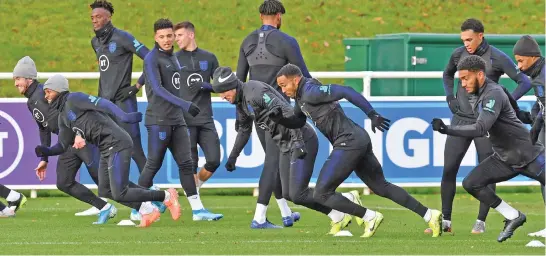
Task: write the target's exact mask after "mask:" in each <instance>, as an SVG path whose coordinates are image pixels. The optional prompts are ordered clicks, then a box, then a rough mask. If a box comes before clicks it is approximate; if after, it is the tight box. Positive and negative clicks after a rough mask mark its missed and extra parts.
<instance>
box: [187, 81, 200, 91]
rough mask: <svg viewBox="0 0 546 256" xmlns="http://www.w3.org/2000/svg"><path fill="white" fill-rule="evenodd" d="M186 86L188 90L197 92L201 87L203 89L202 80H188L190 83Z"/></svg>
mask: <svg viewBox="0 0 546 256" xmlns="http://www.w3.org/2000/svg"><path fill="white" fill-rule="evenodd" d="M188 87H189V89H190V92H192V93H198V92H199V91H200V90H201V89H203V82H201V81H190V84H188Z"/></svg>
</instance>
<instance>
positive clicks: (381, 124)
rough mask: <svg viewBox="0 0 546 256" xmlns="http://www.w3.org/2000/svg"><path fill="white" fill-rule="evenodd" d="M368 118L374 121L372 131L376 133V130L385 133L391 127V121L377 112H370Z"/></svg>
mask: <svg viewBox="0 0 546 256" xmlns="http://www.w3.org/2000/svg"><path fill="white" fill-rule="evenodd" d="M368 117H369V118H370V120H371V121H372V131H373V133H375V128H377V129H378V130H380V131H382V132H385V131H386V130H388V129H389V127H390V122H391V120H389V119H387V118H384V117H382V116H381V115H380V114H378V113H377V112H376V111H375V110H372V111H370V113H368Z"/></svg>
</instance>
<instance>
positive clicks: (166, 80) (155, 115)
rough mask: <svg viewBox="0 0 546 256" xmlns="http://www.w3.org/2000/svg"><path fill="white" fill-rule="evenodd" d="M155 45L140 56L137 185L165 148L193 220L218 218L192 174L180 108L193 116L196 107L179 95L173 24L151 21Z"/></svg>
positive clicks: (147, 180)
mask: <svg viewBox="0 0 546 256" xmlns="http://www.w3.org/2000/svg"><path fill="white" fill-rule="evenodd" d="M154 33H155V36H154V39H155V47H154V48H153V49H152V51H150V53H149V54H148V55H147V56H146V58H145V59H144V74H145V76H146V85H147V86H146V95H147V96H148V106H147V107H146V120H145V125H146V128H147V129H148V161H146V166H145V168H144V170H143V171H142V173H141V174H140V177H139V179H138V184H139V185H141V186H143V187H146V188H149V187H151V186H152V185H153V179H154V177H155V175H156V174H157V172H158V171H159V169H160V168H161V165H162V164H163V159H164V158H165V153H166V152H167V149H169V150H170V151H171V153H172V155H173V157H174V161H175V162H176V164H177V165H178V173H179V175H180V184H181V185H182V188H183V189H184V192H185V193H186V196H187V198H188V201H189V202H190V206H191V208H192V213H193V220H194V221H199V220H219V219H221V218H222V217H223V215H222V214H214V213H211V212H209V211H208V210H207V209H205V207H204V206H203V203H202V202H201V199H200V197H199V194H198V193H197V188H196V186H195V179H194V176H193V169H192V167H193V163H192V160H191V152H190V137H189V133H188V128H187V126H186V121H185V120H184V113H183V112H184V111H185V112H188V113H189V114H190V115H192V116H197V115H198V114H199V112H200V109H199V107H197V106H196V105H195V104H194V103H192V102H188V101H185V100H183V99H181V98H180V97H179V95H180V92H179V90H180V86H181V85H182V81H181V79H180V71H181V66H180V63H179V62H178V59H177V58H176V55H175V54H174V53H173V50H174V48H173V42H174V31H173V23H172V22H171V21H170V20H168V19H159V20H157V21H156V22H155V23H154Z"/></svg>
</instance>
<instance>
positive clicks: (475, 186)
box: [463, 152, 544, 208]
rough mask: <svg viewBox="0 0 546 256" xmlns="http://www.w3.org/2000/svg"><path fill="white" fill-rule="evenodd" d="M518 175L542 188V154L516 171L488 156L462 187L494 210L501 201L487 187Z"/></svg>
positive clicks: (469, 175) (470, 174)
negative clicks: (534, 181)
mask: <svg viewBox="0 0 546 256" xmlns="http://www.w3.org/2000/svg"><path fill="white" fill-rule="evenodd" d="M520 174H521V175H524V176H527V177H529V178H531V179H534V180H536V181H538V182H540V184H541V185H542V186H544V152H542V153H541V154H540V155H539V156H538V157H537V158H536V159H535V160H534V161H533V162H531V163H530V164H528V165H527V166H526V167H524V168H518V169H514V168H512V167H510V166H508V165H507V164H505V163H504V162H502V161H501V160H500V159H498V158H497V157H495V156H494V155H493V156H490V157H488V158H487V159H485V160H484V161H483V162H481V163H480V164H479V165H478V166H476V168H474V169H473V170H472V171H471V172H470V173H469V174H468V176H466V178H465V179H464V180H463V187H464V189H466V191H468V193H470V194H471V195H472V196H474V197H475V198H476V199H478V200H479V201H480V202H482V203H484V204H486V205H487V206H489V207H491V208H495V207H497V206H499V204H500V203H501V202H502V199H500V198H499V197H498V196H497V194H496V193H495V191H493V190H492V189H490V188H489V187H488V186H487V185H489V184H493V183H498V182H502V181H507V180H510V179H512V178H514V177H516V176H518V175H520Z"/></svg>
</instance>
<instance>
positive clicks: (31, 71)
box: [13, 56, 38, 79]
mask: <svg viewBox="0 0 546 256" xmlns="http://www.w3.org/2000/svg"><path fill="white" fill-rule="evenodd" d="M37 76H38V71H36V64H34V61H33V60H32V59H31V58H30V57H29V56H25V57H23V58H22V59H20V60H19V61H18V62H17V65H15V68H14V69H13V77H23V78H31V79H36V77H37Z"/></svg>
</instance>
